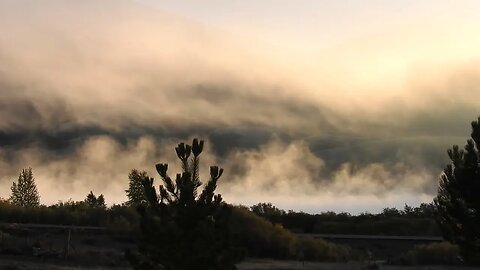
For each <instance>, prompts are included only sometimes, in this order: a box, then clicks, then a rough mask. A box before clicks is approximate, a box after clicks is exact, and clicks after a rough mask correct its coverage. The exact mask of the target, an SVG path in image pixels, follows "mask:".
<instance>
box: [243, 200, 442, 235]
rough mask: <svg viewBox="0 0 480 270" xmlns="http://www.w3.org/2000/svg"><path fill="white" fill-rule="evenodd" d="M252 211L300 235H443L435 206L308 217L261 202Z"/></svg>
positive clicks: (424, 204) (311, 215)
mask: <svg viewBox="0 0 480 270" xmlns="http://www.w3.org/2000/svg"><path fill="white" fill-rule="evenodd" d="M251 209H252V212H253V213H255V214H257V215H259V216H262V217H264V218H266V219H268V220H270V221H271V222H273V223H278V224H281V225H282V226H284V227H285V228H287V229H289V230H291V231H294V232H298V233H330V234H369V235H422V236H425V235H439V234H440V231H439V228H438V225H437V223H436V222H435V220H434V218H433V211H434V206H433V204H427V203H422V204H421V205H420V206H418V207H410V206H408V205H407V206H406V208H405V209H404V210H398V209H395V208H384V210H383V211H382V212H381V213H379V214H370V213H361V214H359V215H350V214H349V213H335V212H324V213H320V214H308V213H303V212H294V211H284V210H281V209H278V208H277V207H275V206H273V205H272V204H271V203H259V204H256V205H254V206H252V207H251Z"/></svg>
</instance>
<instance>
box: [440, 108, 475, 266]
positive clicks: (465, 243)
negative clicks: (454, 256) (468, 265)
mask: <svg viewBox="0 0 480 270" xmlns="http://www.w3.org/2000/svg"><path fill="white" fill-rule="evenodd" d="M471 126H472V133H471V139H469V140H468V141H467V144H466V145H465V147H464V148H463V149H460V148H459V147H458V146H457V145H454V146H453V147H452V149H449V150H448V151H447V152H448V156H449V158H450V160H451V163H450V164H448V165H447V166H446V168H445V169H444V171H443V174H442V175H441V176H440V184H439V188H438V195H437V196H436V197H435V199H434V203H435V207H436V218H437V220H438V223H439V224H440V228H441V229H442V232H443V235H444V237H445V238H446V239H448V240H449V241H452V242H453V243H457V244H458V245H459V246H460V248H461V252H462V255H463V256H464V257H465V259H467V260H468V261H471V262H475V263H480V163H479V162H480V152H479V150H480V117H479V118H478V120H477V121H473V122H472V123H471Z"/></svg>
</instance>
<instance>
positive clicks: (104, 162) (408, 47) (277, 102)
mask: <svg viewBox="0 0 480 270" xmlns="http://www.w3.org/2000/svg"><path fill="white" fill-rule="evenodd" d="M449 18H450V19H451V20H452V21H448V22H445V21H442V20H437V19H438V18H437V19H436V20H435V22H436V23H438V25H429V24H426V23H425V19H423V20H420V21H416V20H411V21H409V22H408V24H403V25H402V24H399V25H397V26H392V27H393V28H392V29H388V30H389V31H380V32H378V33H376V34H371V35H368V36H365V37H363V38H355V39H352V40H348V41H344V42H343V43H342V44H336V43H335V42H332V43H331V44H335V45H332V47H329V48H325V47H322V48H321V49H319V48H317V47H316V46H305V47H303V46H302V44H306V43H305V42H306V41H307V40H295V41H289V40H288V37H283V36H282V37H279V36H269V37H270V38H271V40H267V41H265V40H260V39H254V38H253V37H255V36H257V34H258V33H256V34H252V35H250V33H249V32H245V33H243V34H244V35H236V34H233V33H229V32H228V31H225V29H228V25H227V26H225V27H226V28H225V27H224V28H222V29H223V30H219V29H215V28H214V27H211V25H205V24H201V23H197V22H195V21H189V20H188V19H185V18H182V17H181V16H177V15H175V14H171V13H167V12H164V11H160V10H152V9H149V8H146V7H145V6H142V5H140V4H138V3H135V2H132V1H111V0H107V1H101V2H99V1H93V0H88V1H82V2H81V3H80V2H79V3H76V2H68V1H56V0H54V1H49V2H48V3H39V2H38V1H21V2H18V1H10V0H7V1H2V2H1V3H0V33H2V35H0V96H1V99H0V115H2V117H1V118H0V169H1V170H0V171H1V172H2V175H0V185H1V186H2V187H3V188H2V190H4V192H1V193H0V194H1V195H2V196H7V195H8V186H9V185H10V183H11V181H12V180H13V179H14V178H15V177H16V175H17V174H18V172H19V171H20V170H21V168H23V167H26V166H32V167H33V168H34V173H35V175H36V177H37V180H38V182H39V188H40V191H41V193H43V194H44V195H43V197H42V201H43V202H46V203H47V202H48V203H50V202H55V201H56V200H58V199H62V200H65V199H68V197H72V198H74V199H81V198H83V196H84V195H85V194H86V193H87V192H88V191H89V190H90V189H93V190H94V191H95V192H98V193H105V194H106V195H107V200H110V202H121V201H122V200H124V194H123V190H124V189H125V188H126V176H127V175H128V172H129V170H130V169H132V168H138V169H146V170H149V172H150V173H151V174H152V175H153V174H154V172H153V171H152V169H153V165H154V164H155V163H156V162H159V161H162V160H164V161H167V162H169V163H174V161H175V157H174V156H173V147H174V146H175V144H176V143H178V142H179V141H181V140H189V139H191V138H192V137H193V136H199V137H202V138H205V139H207V142H208V143H209V146H210V147H211V148H210V149H209V151H208V152H209V154H208V155H207V154H206V155H205V164H204V165H205V166H207V164H211V163H219V164H220V165H221V166H223V167H225V169H226V175H225V178H226V179H225V182H224V184H225V186H221V190H222V192H224V193H225V197H226V199H227V200H231V201H232V202H238V203H242V202H252V201H253V200H255V198H257V199H261V200H264V199H265V200H266V199H268V198H271V199H272V200H274V201H276V202H277V203H279V204H281V205H285V202H290V203H292V204H294V205H295V206H292V207H297V206H298V207H299V208H302V207H307V208H308V209H313V208H312V207H313V206H312V205H313V204H314V202H318V204H319V205H322V204H323V205H331V204H329V203H328V202H327V200H326V199H315V198H316V196H317V195H318V196H320V197H322V198H334V195H332V194H341V195H342V196H344V197H345V198H349V199H347V201H349V203H353V202H354V201H355V199H354V198H364V199H365V200H366V201H367V202H368V203H365V206H368V207H370V206H371V205H373V204H375V203H378V200H384V201H386V202H391V203H397V204H400V205H402V203H401V202H400V201H401V200H402V197H401V196H400V197H399V195H398V194H399V192H400V193H401V194H404V197H405V200H410V201H414V199H413V197H415V196H414V195H412V194H416V195H419V196H426V197H422V198H423V199H425V198H427V197H428V196H430V197H431V196H433V194H434V193H435V190H436V178H437V175H438V174H439V172H440V171H441V169H442V167H443V166H444V165H445V164H446V163H447V162H448V160H447V157H446V155H445V150H446V149H447V148H448V147H450V146H451V145H452V144H463V143H464V141H465V139H466V138H467V137H468V134H469V126H468V123H469V122H470V121H471V120H473V119H475V118H476V117H477V114H478V113H479V112H478V105H479V100H480V89H479V85H480V84H479V82H480V74H479V72H478V69H477V66H478V62H479V59H480V55H479V54H478V50H476V49H475V48H476V47H478V46H476V44H478V43H479V40H478V38H476V37H477V36H478V35H474V34H475V31H473V30H474V27H473V26H471V25H469V24H467V23H466V22H471V21H469V20H468V18H466V19H463V18H453V17H449ZM474 25H475V24H474ZM412 26H414V27H412ZM441 26H445V27H441ZM238 29H242V28H237V30H238ZM447 41H451V42H447ZM272 44H276V45H275V46H272ZM54 187H55V188H54ZM65 194H69V195H68V196H67V197H65ZM262 194H264V195H268V196H266V197H262ZM396 194H397V195H396ZM262 198H263V199H262ZM292 198H301V200H305V201H308V202H311V204H309V205H303V206H302V204H301V203H296V204H295V203H294V202H293V201H294V200H293V199H292ZM423 199H422V200H423ZM299 200H300V199H299ZM319 207H320V206H319ZM286 208H288V207H286ZM347 208H348V207H347ZM347 208H341V207H339V208H338V209H347ZM348 209H350V208H348ZM352 209H353V208H352Z"/></svg>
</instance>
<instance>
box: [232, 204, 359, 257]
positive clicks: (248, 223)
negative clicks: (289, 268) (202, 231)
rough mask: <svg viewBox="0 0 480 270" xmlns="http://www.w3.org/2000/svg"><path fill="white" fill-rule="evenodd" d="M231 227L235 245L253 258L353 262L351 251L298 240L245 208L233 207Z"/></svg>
mask: <svg viewBox="0 0 480 270" xmlns="http://www.w3.org/2000/svg"><path fill="white" fill-rule="evenodd" d="M230 227H231V229H230V231H231V232H232V234H233V238H234V239H233V240H234V241H235V245H237V246H241V247H244V248H245V249H246V250H247V251H248V255H249V256H251V257H269V258H276V259H299V258H300V257H303V258H304V259H305V260H312V261H345V260H347V259H350V258H352V252H351V250H350V249H349V248H347V247H343V246H340V245H335V244H333V243H330V242H327V241H325V240H322V239H314V238H307V237H298V236H297V235H295V234H294V233H292V232H291V231H289V230H287V229H285V228H283V226H281V225H279V224H273V223H272V222H270V221H268V220H266V219H265V218H262V217H260V216H258V215H256V214H254V213H253V212H250V211H249V210H248V209H247V208H244V207H233V209H232V217H231V220H230ZM300 254H302V255H300Z"/></svg>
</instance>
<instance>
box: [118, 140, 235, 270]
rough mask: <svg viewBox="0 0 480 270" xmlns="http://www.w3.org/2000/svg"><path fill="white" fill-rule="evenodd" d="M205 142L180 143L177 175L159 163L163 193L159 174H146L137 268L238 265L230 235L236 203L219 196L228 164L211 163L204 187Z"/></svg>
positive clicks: (199, 269)
mask: <svg viewBox="0 0 480 270" xmlns="http://www.w3.org/2000/svg"><path fill="white" fill-rule="evenodd" d="M203 145H204V142H203V141H200V142H199V141H198V139H194V140H193V143H192V145H186V144H184V143H180V144H179V145H178V146H177V147H176V148H175V150H176V152H177V156H178V158H179V159H180V161H181V163H182V173H179V174H177V175H176V178H175V180H173V179H171V178H170V176H169V175H168V174H167V169H168V164H157V165H156V169H157V171H158V173H159V175H160V177H161V178H162V180H163V185H160V186H159V188H158V192H157V190H156V189H155V187H154V185H153V178H150V179H144V181H143V184H144V188H145V195H146V198H147V202H148V203H147V204H146V205H140V206H138V210H139V213H140V215H141V219H140V228H141V234H142V238H141V240H140V243H139V252H138V253H130V252H127V258H128V259H129V260H130V262H131V264H132V266H133V267H134V269H166V270H191V269H196V270H207V269H215V270H227V269H235V268H234V267H235V266H234V258H233V256H232V254H233V253H232V252H231V250H232V249H231V248H230V241H229V237H228V217H229V214H230V213H231V208H230V207H228V206H227V205H226V204H224V203H222V197H221V196H220V195H215V189H216V187H217V181H218V179H219V178H220V176H222V173H223V169H220V168H218V167H217V166H212V167H210V180H209V181H208V182H207V183H206V184H205V185H204V188H203V190H202V191H201V192H200V193H199V192H198V188H199V187H200V186H201V185H202V182H201V181H200V177H199V168H200V159H199V156H200V154H201V153H202V150H203ZM191 154H193V156H191Z"/></svg>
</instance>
